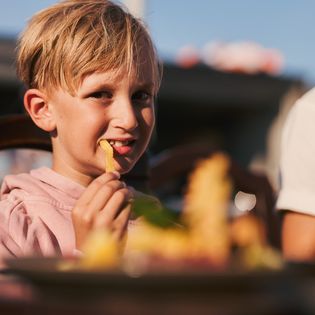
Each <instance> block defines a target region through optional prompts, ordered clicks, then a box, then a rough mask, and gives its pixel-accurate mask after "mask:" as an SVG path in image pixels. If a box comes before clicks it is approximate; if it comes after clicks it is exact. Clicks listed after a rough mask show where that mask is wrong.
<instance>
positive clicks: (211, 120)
mask: <svg viewBox="0 0 315 315" xmlns="http://www.w3.org/2000/svg"><path fill="white" fill-rule="evenodd" d="M55 2H56V1H53V0H40V1H39V0H27V1H25V0H10V2H7V1H4V0H1V1H0V4H1V10H0V95H1V107H0V108H1V110H0V114H1V115H4V114H8V113H19V112H22V111H23V106H22V100H21V85H20V83H19V82H18V80H17V78H16V76H15V69H14V47H15V41H16V38H17V36H18V33H19V32H20V31H21V30H22V29H23V27H24V26H25V23H26V22H27V20H28V18H30V17H31V16H32V15H33V13H35V12H36V11H38V10H40V9H42V8H44V7H47V6H49V5H51V4H53V3H55ZM121 2H123V3H124V4H125V5H126V6H127V7H128V8H129V9H130V10H131V11H132V12H133V13H134V14H135V15H137V16H139V17H141V18H143V19H144V21H145V23H146V24H147V25H148V28H149V31H150V32H151V34H152V36H153V39H154V41H155V44H156V47H157V50H158V52H159V55H160V57H161V59H162V61H163V62H164V77H163V82H162V86H161V90H160V93H159V97H158V100H157V116H158V117H157V121H158V123H157V126H156V132H155V135H154V138H153V140H152V144H151V153H152V156H157V155H159V154H160V153H162V152H164V151H165V150H167V149H169V148H172V147H174V146H178V145H183V144H185V145H186V144H187V143H188V144H189V143H201V144H204V145H205V146H207V147H209V148H213V149H214V150H217V149H219V150H224V151H226V152H228V153H229V154H230V155H231V156H232V158H233V159H234V160H235V161H237V162H238V163H239V164H240V165H241V166H243V167H245V168H249V169H251V170H255V171H258V172H263V173H264V174H267V176H268V178H269V179H270V182H271V183H272V185H273V187H274V188H275V189H277V187H278V160H279V145H280V135H281V130H282V127H283V122H284V120H285V118H286V115H287V113H288V110H289V109H290V108H291V106H292V105H293V103H294V101H295V100H296V99H297V98H298V97H299V96H300V95H301V94H302V93H304V92H305V91H306V90H307V89H309V88H310V87H311V86H312V85H313V84H314V82H315V57H314V56H315V41H314V40H313V38H314V37H315V36H314V35H315V28H314V25H313V12H314V11H315V1H312V0H292V1H285V0H277V1H274V0H265V1H251V0H237V1H229V0H194V1H190V0H172V1H166V0H125V1H121ZM38 159H39V155H38V156H37V155H36V154H35V153H34V154H33V155H31V158H28V157H27V156H26V155H25V156H23V154H22V155H19V156H17V155H16V154H13V153H10V154H9V155H8V154H1V156H0V168H1V172H0V176H3V175H4V174H6V173H7V172H8V170H9V171H10V170H15V171H16V170H18V169H19V168H20V167H21V166H20V165H21V162H20V161H22V164H23V167H24V166H25V165H27V164H29V165H31V166H32V165H34V164H36V165H37V163H38ZM40 159H42V155H40ZM43 160H44V163H49V158H48V157H46V156H45V157H44V158H43ZM26 161H29V162H26ZM41 162H42V161H41ZM29 165H28V166H29Z"/></svg>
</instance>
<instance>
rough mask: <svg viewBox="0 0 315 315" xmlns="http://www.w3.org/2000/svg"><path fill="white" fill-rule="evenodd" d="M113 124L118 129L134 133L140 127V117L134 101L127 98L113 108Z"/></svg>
mask: <svg viewBox="0 0 315 315" xmlns="http://www.w3.org/2000/svg"><path fill="white" fill-rule="evenodd" d="M112 117H113V120H112V124H113V126H114V127H116V128H121V129H124V130H127V131H132V130H134V129H135V128H137V127H138V117H137V112H136V109H135V108H134V106H133V104H132V101H131V100H130V99H129V98H127V97H125V98H123V99H120V100H117V102H116V104H115V105H114V106H113V115H112Z"/></svg>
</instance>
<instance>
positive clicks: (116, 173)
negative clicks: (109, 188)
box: [112, 171, 120, 178]
mask: <svg viewBox="0 0 315 315" xmlns="http://www.w3.org/2000/svg"><path fill="white" fill-rule="evenodd" d="M112 173H113V174H115V175H116V176H117V178H120V173H119V172H117V171H113V172H112Z"/></svg>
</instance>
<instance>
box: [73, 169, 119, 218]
mask: <svg viewBox="0 0 315 315" xmlns="http://www.w3.org/2000/svg"><path fill="white" fill-rule="evenodd" d="M118 178H119V173H117V172H115V173H114V172H112V173H104V174H102V175H101V176H99V177H97V178H96V179H94V180H93V181H92V183H91V184H90V185H89V186H88V187H87V188H86V189H85V191H84V192H83V194H82V195H81V197H80V198H79V200H78V201H77V203H76V207H75V212H77V213H84V212H85V209H86V206H87V204H89V202H90V201H91V200H92V199H93V197H94V196H95V194H96V193H97V192H98V190H99V189H100V188H101V187H103V186H104V185H106V184H108V183H110V182H111V181H114V180H117V179H118Z"/></svg>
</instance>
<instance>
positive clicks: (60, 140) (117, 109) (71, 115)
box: [49, 66, 155, 185]
mask: <svg viewBox="0 0 315 315" xmlns="http://www.w3.org/2000/svg"><path fill="white" fill-rule="evenodd" d="M149 69H150V68H149V67H146V66H144V67H143V69H141V70H142V71H141V75H140V77H139V78H136V77H135V76H132V77H131V78H128V77H127V76H123V75H122V76H119V77H116V78H114V79H113V73H111V72H100V73H93V74H91V75H89V76H87V77H85V78H84V80H83V82H82V84H81V86H80V87H79V88H78V90H77V93H76V95H75V96H71V95H70V94H69V93H67V92H66V91H63V90H61V89H58V90H55V91H53V92H52V93H51V95H50V96H49V106H50V109H51V112H52V114H53V115H54V119H55V124H56V134H55V135H54V136H53V148H54V157H53V168H54V169H55V170H56V171H57V172H59V173H61V174H63V175H65V176H68V177H70V178H72V179H74V180H76V181H78V182H80V183H82V184H83V185H87V184H88V183H89V182H90V181H91V180H92V179H93V178H95V177H96V176H98V175H100V174H101V173H103V172H104V168H105V157H104V151H103V150H102V149H101V148H100V146H99V145H98V142H99V141H100V140H101V139H106V140H108V141H109V142H110V144H111V145H112V147H113V148H114V159H115V163H114V166H115V169H116V170H117V171H118V172H120V173H126V172H128V171H129V170H130V169H131V168H132V167H133V166H134V164H135V163H136V161H137V160H138V159H139V157H140V156H141V155H142V154H143V152H144V151H145V149H146V147H147V145H148V142H149V140H150V137H151V134H152V130H153V127H154V122H155V115H154V96H153V86H152V73H151V71H150V70H149Z"/></svg>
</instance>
